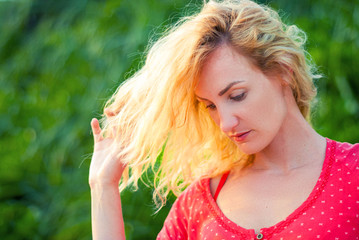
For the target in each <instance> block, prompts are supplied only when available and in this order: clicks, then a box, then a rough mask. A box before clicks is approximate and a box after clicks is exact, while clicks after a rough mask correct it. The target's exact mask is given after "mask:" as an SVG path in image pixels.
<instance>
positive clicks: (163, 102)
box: [89, 0, 359, 239]
mask: <svg viewBox="0 0 359 240" xmlns="http://www.w3.org/2000/svg"><path fill="white" fill-rule="evenodd" d="M304 43H305V34H304V33H303V32H302V31H300V30H299V29H298V28H296V27H295V26H286V25H285V24H283V23H282V22H281V20H280V18H279V17H278V15H277V13H276V12H274V11H272V10H271V9H269V8H267V7H264V6H260V5H257V4H256V3H254V2H251V1H234V0H233V1H231V0H227V1H223V2H214V1H210V2H208V3H205V4H204V6H203V9H202V10H201V11H200V13H198V14H197V15H194V16H191V17H187V18H185V19H183V20H182V21H181V22H179V23H178V24H177V25H176V26H175V27H174V28H173V29H172V30H171V31H169V32H168V33H167V35H166V36H164V37H162V38H161V39H160V40H158V41H157V42H156V43H155V44H154V45H153V46H152V47H151V49H150V51H149V53H148V56H147V60H146V63H145V65H144V66H143V68H142V69H141V70H140V71H139V72H138V73H136V74H135V75H134V76H133V77H132V78H130V79H128V80H127V81H126V82H125V83H124V84H123V85H122V86H120V87H119V88H118V90H117V92H116V93H115V94H114V95H113V97H112V98H111V99H110V100H109V102H108V103H107V105H106V107H105V111H104V114H105V117H104V120H103V121H104V122H103V129H101V128H100V126H99V122H98V120H97V119H93V120H92V122H91V126H92V130H93V134H94V138H95V148H94V155H93V158H92V163H91V168H90V179H89V181H90V186H91V195H92V224H93V237H94V239H125V234H124V227H123V225H124V224H123V218H122V211H121V201H120V194H119V191H118V184H119V182H120V180H121V179H122V182H121V185H120V189H123V188H124V187H125V186H126V185H128V184H131V183H132V184H134V185H135V186H136V184H137V181H138V179H139V178H140V177H141V175H142V174H143V173H144V172H145V171H147V170H148V168H151V170H153V171H154V172H155V175H154V176H155V179H154V189H155V191H154V201H155V202H156V203H157V204H158V205H159V206H160V207H161V206H163V204H165V202H166V196H167V194H168V193H169V191H173V192H174V193H175V194H180V193H181V191H182V190H183V189H184V188H185V187H186V186H188V185H190V186H189V187H188V188H187V189H186V190H185V191H184V192H183V193H181V194H180V195H179V197H178V199H177V200H176V202H175V203H174V205H173V206H172V209H171V211H170V213H169V216H168V217H167V219H166V221H165V223H164V226H163V229H162V231H161V232H160V233H159V235H158V239H187V238H189V239H298V238H302V239H358V238H359V237H358V236H359V227H358V226H359V190H358V189H359V178H358V177H357V176H358V171H359V166H358V162H359V158H358V156H359V145H358V144H356V145H351V144H348V143H339V142H335V141H333V140H330V139H327V138H324V137H322V136H320V135H319V134H318V133H316V132H315V130H314V129H313V128H312V127H311V125H310V124H309V123H308V121H309V117H310V102H311V100H312V99H313V98H314V96H315V94H316V90H315V87H314V85H313V78H317V77H319V76H317V75H314V70H313V67H312V66H311V64H310V61H308V59H306V57H305V56H306V54H305V51H304V49H303V44H304ZM159 157H160V158H159Z"/></svg>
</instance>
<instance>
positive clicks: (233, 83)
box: [195, 45, 287, 154]
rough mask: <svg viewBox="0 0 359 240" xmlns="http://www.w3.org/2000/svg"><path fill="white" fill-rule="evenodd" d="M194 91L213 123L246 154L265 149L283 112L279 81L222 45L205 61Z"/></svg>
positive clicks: (281, 88) (283, 98)
mask: <svg viewBox="0 0 359 240" xmlns="http://www.w3.org/2000/svg"><path fill="white" fill-rule="evenodd" d="M195 94H196V96H197V98H198V100H199V101H201V102H203V103H204V104H205V105H206V106H207V109H208V111H209V114H210V116H211V117H212V119H213V120H214V122H215V123H216V124H217V125H218V126H219V127H220V128H221V130H222V131H223V132H224V133H225V134H226V135H227V136H228V137H229V138H231V139H232V141H234V142H235V143H236V144H237V146H238V147H239V148H240V149H241V150H242V151H243V152H244V153H247V154H255V153H258V152H260V151H262V150H263V149H264V148H266V147H267V146H268V145H269V144H270V143H271V142H272V141H273V139H274V138H275V137H276V136H277V135H278V133H279V132H280V129H281V126H282V124H283V123H284V120H285V117H286V115H287V104H286V100H285V97H284V89H283V86H282V84H281V80H279V78H275V77H267V76H266V75H264V74H263V73H262V72H261V71H260V70H259V69H258V68H257V67H255V66H254V65H253V64H252V63H251V62H250V60H249V59H248V58H247V57H245V56H243V55H241V54H239V53H237V52H236V51H234V50H233V49H231V48H230V47H228V46H226V45H223V46H221V47H219V48H218V49H216V50H215V51H214V52H213V53H212V54H211V55H210V56H209V58H208V59H207V60H206V61H205V63H204V67H203V69H202V72H201V75H200V79H199V82H198V85H197V87H196V90H195Z"/></svg>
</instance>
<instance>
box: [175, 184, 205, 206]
mask: <svg viewBox="0 0 359 240" xmlns="http://www.w3.org/2000/svg"><path fill="white" fill-rule="evenodd" d="M209 182H210V179H208V178H204V179H200V180H197V181H195V182H193V183H192V184H191V185H189V186H188V187H187V188H186V189H185V190H184V191H183V192H182V193H181V194H180V195H179V196H178V198H177V199H176V201H175V203H174V204H176V205H180V206H189V205H191V204H192V203H193V200H198V199H203V197H204V195H206V194H208V192H209Z"/></svg>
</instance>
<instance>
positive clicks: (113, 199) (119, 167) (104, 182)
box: [89, 119, 126, 240]
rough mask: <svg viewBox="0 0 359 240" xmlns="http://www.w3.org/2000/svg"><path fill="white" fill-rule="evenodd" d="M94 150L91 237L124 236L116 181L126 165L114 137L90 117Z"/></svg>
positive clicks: (97, 239)
mask: <svg viewBox="0 0 359 240" xmlns="http://www.w3.org/2000/svg"><path fill="white" fill-rule="evenodd" d="M91 128H92V132H93V135H94V142H95V145H94V153H93V156H92V160H91V166H90V174H89V184H90V188H91V221H92V237H93V239H94V240H107V239H108V240H110V239H126V237H125V229H124V222H123V217H122V207H121V198H120V193H119V190H118V184H119V181H120V179H121V176H122V172H123V170H124V168H125V165H124V164H122V163H121V161H120V159H117V158H116V157H115V156H116V152H115V151H113V149H114V148H113V146H114V145H113V144H114V140H113V139H111V138H103V137H102V135H101V128H100V125H99V122H98V120H97V119H92V121H91Z"/></svg>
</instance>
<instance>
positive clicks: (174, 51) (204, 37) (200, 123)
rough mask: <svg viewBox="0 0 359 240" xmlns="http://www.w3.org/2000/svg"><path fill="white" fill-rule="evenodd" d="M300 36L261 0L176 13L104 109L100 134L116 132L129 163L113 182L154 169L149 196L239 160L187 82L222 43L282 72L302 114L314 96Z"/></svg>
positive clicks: (159, 200) (161, 196) (157, 197)
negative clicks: (189, 13) (174, 20)
mask: <svg viewBox="0 0 359 240" xmlns="http://www.w3.org/2000/svg"><path fill="white" fill-rule="evenodd" d="M305 41H306V35H305V33H304V32H303V31H301V30H300V29H298V28H297V27H296V26H293V25H292V26H287V25H285V24H284V23H283V22H282V21H281V19H280V17H279V16H278V14H277V13H276V12H275V11H273V10H272V9H270V8H269V7H267V6H261V5H259V4H256V3H254V2H252V1H248V0H241V1H235V0H225V1H212V0H211V1H209V2H205V3H204V4H203V7H202V9H201V10H200V12H199V13H197V14H195V15H193V16H189V17H184V18H182V19H181V20H180V21H179V22H178V23H177V24H175V25H174V26H172V27H171V28H170V29H169V30H168V31H167V32H166V33H165V35H164V36H163V37H161V38H160V39H159V40H158V41H156V42H155V43H154V44H153V46H152V47H150V48H149V51H148V54H147V58H146V61H145V64H144V66H143V67H142V68H141V69H140V70H139V71H138V72H137V73H135V74H134V75H133V76H132V77H131V78H129V79H127V80H126V81H125V82H124V83H123V84H122V85H121V86H120V87H119V88H118V89H117V91H116V93H115V94H114V95H113V96H112V97H111V99H110V100H109V101H108V102H107V104H106V106H105V108H108V110H109V111H111V112H114V113H115V116H110V115H106V114H105V115H104V118H103V123H104V133H105V134H107V135H110V134H112V133H113V132H114V131H115V138H116V141H117V143H118V146H119V149H120V153H119V159H121V160H122V161H123V162H125V163H128V167H127V169H126V170H125V172H124V174H123V179H122V182H121V184H120V189H121V190H122V189H124V188H125V186H127V185H128V184H133V185H134V186H136V187H137V183H138V180H139V179H141V177H142V176H143V174H144V173H146V172H147V170H148V169H149V168H150V169H151V170H152V171H153V172H154V189H155V191H154V194H153V197H154V201H155V203H156V204H157V206H160V207H161V206H163V205H164V204H165V202H166V197H167V195H168V193H169V192H170V191H173V192H174V193H175V194H176V195H178V194H179V193H180V192H181V191H182V190H183V189H184V188H185V187H186V186H187V185H188V184H190V183H192V182H193V181H195V180H198V179H200V178H203V177H214V176H217V175H219V174H221V173H223V172H225V171H228V170H229V169H231V168H232V167H233V166H234V165H237V164H242V163H246V162H247V161H249V158H250V156H246V155H244V154H243V153H241V152H240V151H239V149H238V147H236V145H235V144H234V143H233V142H232V141H231V140H230V139H229V138H227V137H226V136H225V135H224V134H223V133H222V132H221V130H220V129H219V128H218V126H216V125H215V123H214V122H213V121H212V120H211V119H210V117H209V114H208V113H207V110H206V109H205V108H204V107H203V105H202V104H200V103H199V102H198V100H196V97H195V95H194V89H195V87H196V84H197V82H198V76H199V73H200V71H201V69H202V66H203V63H204V61H205V60H206V59H207V57H208V56H209V55H210V54H211V53H212V52H213V51H214V50H215V49H217V48H218V47H219V46H220V45H222V44H227V45H229V46H231V47H232V48H233V49H235V50H238V51H239V52H240V53H241V54H244V55H245V56H247V57H248V58H249V59H251V60H252V62H253V64H255V65H256V66H257V67H258V68H259V69H261V70H262V71H263V73H265V74H280V73H283V72H285V73H287V74H288V75H289V76H291V79H290V82H289V84H290V86H291V88H292V91H293V95H294V97H295V100H296V102H297V105H298V107H299V109H300V111H301V113H302V115H303V116H304V117H305V118H306V119H308V120H309V116H310V102H311V101H312V99H313V98H314V97H315V95H316V89H315V87H314V85H313V78H316V77H317V76H316V75H314V73H313V72H314V68H313V66H312V64H311V63H310V61H309V58H308V57H309V55H308V54H307V53H306V51H305V50H304V47H303V45H304V43H305Z"/></svg>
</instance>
